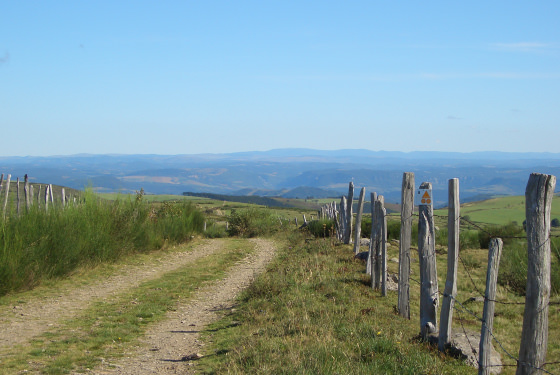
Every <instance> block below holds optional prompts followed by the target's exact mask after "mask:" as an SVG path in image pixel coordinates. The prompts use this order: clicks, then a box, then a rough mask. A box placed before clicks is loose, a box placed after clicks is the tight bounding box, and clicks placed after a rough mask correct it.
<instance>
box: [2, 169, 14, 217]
mask: <svg viewBox="0 0 560 375" xmlns="http://www.w3.org/2000/svg"><path fill="white" fill-rule="evenodd" d="M11 178H12V175H11V174H9V175H8V178H7V180H6V187H5V188H4V210H3V211H2V217H6V209H7V207H8V193H9V192H10V179H11Z"/></svg>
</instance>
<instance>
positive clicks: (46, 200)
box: [45, 185, 49, 211]
mask: <svg viewBox="0 0 560 375" xmlns="http://www.w3.org/2000/svg"><path fill="white" fill-rule="evenodd" d="M48 210H49V185H45V211H48Z"/></svg>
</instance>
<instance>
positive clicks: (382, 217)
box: [378, 196, 387, 297]
mask: <svg viewBox="0 0 560 375" xmlns="http://www.w3.org/2000/svg"><path fill="white" fill-rule="evenodd" d="M379 201H380V204H379V216H378V218H379V236H380V237H381V243H380V245H381V295H382V296H383V297H385V296H386V295H387V210H385V201H384V200H383V196H381V199H380V200H379Z"/></svg>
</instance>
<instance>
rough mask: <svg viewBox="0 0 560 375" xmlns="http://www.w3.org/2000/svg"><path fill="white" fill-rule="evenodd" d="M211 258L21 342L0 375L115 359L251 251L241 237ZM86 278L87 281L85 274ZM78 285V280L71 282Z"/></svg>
mask: <svg viewBox="0 0 560 375" xmlns="http://www.w3.org/2000/svg"><path fill="white" fill-rule="evenodd" d="M227 244H228V246H225V247H224V248H223V249H222V250H221V251H220V252H218V253H216V254H215V256H211V257H204V258H201V259H199V260H198V261H196V262H194V263H192V264H190V265H188V266H185V267H183V268H181V269H180V270H177V271H174V272H171V273H168V274H166V275H164V276H163V277H161V278H159V279H156V280H151V281H149V282H145V283H143V284H142V285H140V286H139V287H138V288H135V289H134V290H131V291H127V292H124V293H122V294H121V295H119V296H117V297H115V298H114V299H112V300H111V301H108V302H105V301H99V302H96V303H94V305H93V306H92V307H91V308H89V309H87V310H86V311H84V312H83V313H82V314H80V315H79V316H77V317H75V318H72V319H70V320H68V321H66V322H63V324H62V327H58V328H56V329H53V330H51V331H49V332H47V333H45V334H43V335H41V336H39V337H37V338H36V339H35V340H33V342H31V343H30V344H26V345H19V346H16V347H13V348H11V350H10V351H9V353H3V355H2V359H1V362H0V374H13V373H17V372H18V371H24V370H32V371H36V372H41V373H45V374H64V373H69V372H70V371H72V372H84V371H86V370H87V369H88V368H94V367H95V366H97V365H99V364H100V363H101V362H102V361H111V360H112V359H114V358H115V357H119V356H120V355H122V353H123V352H125V351H126V350H130V348H131V347H132V346H133V345H134V344H135V342H136V341H137V339H138V337H140V336H141V335H142V334H143V333H144V332H145V330H146V328H147V327H148V325H149V324H151V323H154V322H157V321H159V320H161V319H163V318H164V316H165V313H166V312H167V311H169V310H172V309H173V308H174V306H176V304H177V303H178V302H179V301H185V300H187V299H188V298H189V297H190V296H191V294H192V293H193V291H194V290H195V289H197V288H198V287H200V286H201V285H202V284H203V283H205V282H209V281H212V280H217V279H219V278H221V277H223V275H224V273H225V271H226V270H227V269H228V268H229V267H231V266H232V265H233V264H234V263H235V262H237V261H239V260H240V259H243V258H244V257H246V256H247V255H248V254H249V253H250V252H252V251H253V247H252V245H251V244H250V243H249V242H247V241H244V240H235V239H233V240H229V241H227ZM85 279H88V277H87V276H85ZM74 282H75V283H76V284H80V280H75V281H74Z"/></svg>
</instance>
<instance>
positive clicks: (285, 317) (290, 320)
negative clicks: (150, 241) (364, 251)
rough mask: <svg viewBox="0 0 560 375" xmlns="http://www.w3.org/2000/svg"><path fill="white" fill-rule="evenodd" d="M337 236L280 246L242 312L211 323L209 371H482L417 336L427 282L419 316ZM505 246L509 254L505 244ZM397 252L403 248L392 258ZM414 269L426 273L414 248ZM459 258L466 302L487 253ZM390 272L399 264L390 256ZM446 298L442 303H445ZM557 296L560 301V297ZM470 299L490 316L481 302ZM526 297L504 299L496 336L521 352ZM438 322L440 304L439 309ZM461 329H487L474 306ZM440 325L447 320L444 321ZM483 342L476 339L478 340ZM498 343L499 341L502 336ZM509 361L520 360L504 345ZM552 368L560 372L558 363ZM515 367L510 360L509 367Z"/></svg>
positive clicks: (461, 297) (554, 338)
mask: <svg viewBox="0 0 560 375" xmlns="http://www.w3.org/2000/svg"><path fill="white" fill-rule="evenodd" d="M331 241H332V240H331V239H316V240H315V239H314V240H310V239H307V241H305V242H304V241H303V239H302V238H299V237H298V235H293V236H291V241H290V242H289V243H287V244H286V245H285V246H284V247H282V248H281V249H280V250H279V251H280V253H279V255H278V258H277V259H276V261H275V262H274V263H273V264H272V265H271V266H270V267H269V269H268V272H267V273H265V274H263V275H262V276H261V277H259V278H257V280H256V281H255V282H254V283H253V285H252V286H251V287H250V288H249V289H248V290H247V291H245V292H244V293H243V295H242V296H241V298H240V304H239V306H238V308H237V310H236V311H234V312H233V313H229V314H227V315H225V316H224V317H223V319H222V320H220V321H219V322H217V323H216V324H214V325H212V326H211V327H209V328H208V329H207V330H206V333H205V336H206V342H209V343H210V342H212V343H213V344H212V345H211V346H210V347H208V349H207V352H206V353H205V354H206V355H207V356H206V357H203V358H202V359H201V360H199V361H198V362H197V363H198V364H199V367H198V369H199V370H200V371H201V372H202V373H205V374H221V373H226V372H227V373H232V374H269V373H274V374H369V373H383V374H407V373H408V374H474V373H476V371H477V370H476V369H474V368H471V367H468V366H466V365H464V364H463V363H462V362H460V361H458V360H455V359H453V358H450V357H447V356H444V355H442V354H440V353H439V352H438V351H437V349H435V348H433V347H430V346H429V345H428V344H425V343H420V342H418V340H417V339H416V337H417V335H418V333H419V332H420V327H419V293H420V292H419V285H418V284H416V283H415V282H414V281H411V290H410V292H411V320H405V319H402V318H401V317H400V316H398V315H397V314H396V313H395V306H396V305H397V293H396V292H395V291H389V293H388V296H387V297H381V296H380V293H379V292H378V291H374V290H372V289H371V288H370V285H369V277H368V276H366V275H365V273H364V268H365V265H364V264H363V263H362V262H360V261H358V260H355V259H354V258H353V252H352V248H351V246H343V245H339V244H336V243H335V242H331ZM437 254H438V255H437V265H438V279H439V290H440V292H443V289H444V286H445V277H446V263H447V258H446V251H445V247H441V246H438V250H437ZM504 254H506V252H505V251H504ZM393 257H398V249H397V246H394V245H393V246H390V247H389V255H388V258H389V259H390V258H393ZM412 257H413V259H414V260H413V263H412V271H413V273H412V275H411V278H412V279H413V280H417V279H418V277H419V276H418V269H417V267H418V257H417V254H416V253H414V252H413V254H412ZM461 257H462V258H463V259H464V263H463V262H460V263H459V271H458V280H459V281H458V294H457V300H458V301H460V302H464V301H469V300H470V298H471V297H476V296H479V295H480V294H478V291H480V292H481V293H484V288H485V280H486V263H487V251H486V250H480V249H466V250H463V251H462V253H461ZM388 268H389V273H390V274H391V273H397V271H398V264H395V263H393V262H389V266H388ZM497 296H498V299H499V300H503V301H508V302H514V303H523V302H524V297H522V296H519V295H518V294H517V293H514V292H511V291H510V290H509V289H507V288H505V287H503V286H499V287H498V294H497ZM441 298H442V297H440V304H441ZM552 300H553V301H558V297H557V296H556V297H554V298H553V299H552ZM465 306H466V307H467V308H468V309H469V311H471V312H474V313H475V314H476V315H477V316H479V317H480V316H482V307H483V303H480V302H472V303H469V302H466V304H465ZM523 309H524V307H523V305H522V304H520V305H519V304H508V305H504V304H498V305H497V306H496V317H495V328H494V333H495V335H496V337H498V339H499V340H500V341H501V342H502V344H503V345H504V347H505V349H506V350H507V351H508V352H510V353H512V354H513V355H514V356H517V354H518V351H519V344H520V343H519V339H520V336H521V325H522V319H520V317H521V316H522V315H523ZM559 312H560V310H559V309H558V308H557V306H555V305H551V308H550V313H549V327H550V330H549V349H548V355H547V361H549V362H556V361H560V340H558V337H560V313H559ZM438 322H439V312H438ZM453 322H454V323H453V330H454V331H455V332H461V331H462V330H463V329H469V330H472V331H475V332H480V330H481V324H480V321H478V320H477V319H476V318H474V317H473V316H472V315H471V314H470V312H467V311H466V310H460V309H456V310H455V311H454V319H453ZM438 324H439V323H438ZM474 346H475V348H476V349H477V350H478V343H474ZM495 346H496V348H497V349H498V346H497V344H495ZM501 354H502V360H503V361H504V364H506V365H515V362H513V360H511V359H509V358H507V355H506V354H505V353H503V352H501ZM547 370H548V371H551V372H553V373H557V372H558V371H559V370H560V366H558V365H550V366H548V367H547ZM514 372H515V367H504V373H506V374H511V373H514Z"/></svg>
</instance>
